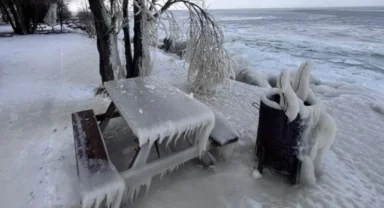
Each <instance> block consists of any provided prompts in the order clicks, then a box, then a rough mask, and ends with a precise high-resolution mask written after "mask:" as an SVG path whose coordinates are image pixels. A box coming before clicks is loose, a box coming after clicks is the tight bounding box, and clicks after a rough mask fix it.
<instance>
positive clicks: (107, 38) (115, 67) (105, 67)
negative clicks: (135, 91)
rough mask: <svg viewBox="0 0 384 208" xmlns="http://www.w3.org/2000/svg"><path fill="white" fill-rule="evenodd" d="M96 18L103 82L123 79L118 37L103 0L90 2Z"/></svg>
mask: <svg viewBox="0 0 384 208" xmlns="http://www.w3.org/2000/svg"><path fill="white" fill-rule="evenodd" d="M89 5H90V8H91V11H92V14H93V17H94V21H95V28H96V35H97V49H98V51H99V65H100V66H99V67H100V76H101V80H102V82H103V83H104V82H106V81H110V80H114V79H118V78H123V77H124V73H123V70H122V67H121V63H120V58H119V53H118V49H117V35H116V34H115V32H114V29H113V28H112V27H111V19H110V18H109V15H108V14H107V10H106V8H105V5H104V2H103V0H89Z"/></svg>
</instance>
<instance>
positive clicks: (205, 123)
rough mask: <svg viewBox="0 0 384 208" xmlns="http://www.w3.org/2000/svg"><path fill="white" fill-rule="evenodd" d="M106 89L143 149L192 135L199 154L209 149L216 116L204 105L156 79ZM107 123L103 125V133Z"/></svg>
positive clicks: (128, 81) (120, 82) (107, 85)
mask: <svg viewBox="0 0 384 208" xmlns="http://www.w3.org/2000/svg"><path fill="white" fill-rule="evenodd" d="M104 86H105V89H106V90H107V92H108V95H109V96H110V98H111V100H112V104H111V105H112V106H110V108H114V107H116V108H117V110H118V111H119V114H120V115H121V117H122V118H123V119H124V121H125V122H126V123H127V124H128V127H129V128H130V129H131V130H132V132H133V133H134V135H135V136H136V137H137V138H138V140H139V145H140V147H143V145H149V146H151V145H152V144H153V143H154V142H155V141H158V142H159V143H162V142H163V140H164V139H167V142H170V141H171V140H172V139H179V138H180V136H181V135H182V134H183V133H188V134H189V133H190V134H191V136H194V143H195V144H197V143H199V150H200V152H202V151H204V150H206V145H207V141H208V137H209V134H210V133H211V131H212V129H213V127H214V124H215V116H214V114H213V112H212V111H211V110H210V109H209V108H208V107H207V106H206V105H204V104H203V103H200V102H199V101H197V100H196V99H194V98H193V97H191V96H189V95H187V94H185V93H184V92H182V91H181V90H179V89H178V88H176V87H173V86H172V85H169V84H167V83H164V82H161V81H158V80H157V79H156V78H155V77H138V78H133V79H123V80H118V81H111V82H107V83H105V84H104ZM112 111H113V110H112V109H110V110H109V112H112ZM107 113H108V111H107ZM107 122H108V121H107V119H106V120H104V122H103V124H100V126H101V128H102V130H103V128H105V125H106V123H107Z"/></svg>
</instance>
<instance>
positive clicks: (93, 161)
mask: <svg viewBox="0 0 384 208" xmlns="http://www.w3.org/2000/svg"><path fill="white" fill-rule="evenodd" d="M72 125H73V137H74V145H75V152H76V163H77V174H78V177H79V180H80V193H81V195H82V197H81V198H82V202H81V203H82V204H83V205H84V204H93V201H91V200H92V199H94V198H97V194H98V190H99V189H104V188H105V187H110V184H111V183H115V186H114V187H115V188H116V190H114V191H115V195H116V198H115V199H116V201H115V202H112V203H114V204H116V203H117V204H120V203H121V199H122V198H121V197H122V194H123V193H124V190H125V183H124V180H123V179H122V178H121V176H120V175H119V173H118V172H117V170H116V168H115V167H114V166H113V164H112V163H111V162H110V160H109V157H108V153H107V149H106V146H105V144H104V140H103V136H102V134H101V131H100V129H99V125H98V123H97V121H96V117H95V114H94V112H93V110H85V111H81V112H77V113H73V114H72ZM101 178H102V179H101ZM104 203H108V202H104ZM105 205H107V204H105ZM83 207H84V206H83ZM106 207H107V206H106Z"/></svg>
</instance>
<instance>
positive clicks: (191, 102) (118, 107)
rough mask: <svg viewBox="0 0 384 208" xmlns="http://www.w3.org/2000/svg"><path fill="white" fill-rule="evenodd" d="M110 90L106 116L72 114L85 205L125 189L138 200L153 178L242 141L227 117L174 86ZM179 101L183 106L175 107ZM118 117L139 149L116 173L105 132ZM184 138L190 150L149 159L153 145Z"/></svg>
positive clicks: (144, 83)
mask: <svg viewBox="0 0 384 208" xmlns="http://www.w3.org/2000/svg"><path fill="white" fill-rule="evenodd" d="M105 86H106V89H107V91H108V90H109V91H108V93H109V95H110V97H111V99H112V103H111V104H110V106H109V107H108V109H107V111H106V113H105V114H101V115H97V116H96V115H95V114H94V112H93V111H92V110H86V111H81V112H77V113H73V114H72V122H73V131H74V140H75V151H76V158H77V165H78V167H77V168H78V175H79V178H80V184H81V193H82V203H83V206H84V204H86V205H85V207H87V206H88V205H90V204H91V205H92V204H93V203H94V201H96V207H98V205H99V204H100V203H102V201H103V198H102V197H103V196H104V197H106V198H108V197H118V198H119V197H120V193H121V190H122V189H125V186H127V187H129V190H128V193H129V195H130V197H131V198H134V197H135V195H136V194H137V192H138V191H137V189H138V188H140V186H141V185H142V184H146V185H149V184H150V182H151V178H152V177H153V176H155V175H157V174H160V173H163V172H164V171H166V170H169V169H171V170H172V169H174V168H175V167H177V166H179V165H180V164H182V163H184V162H187V161H189V160H191V159H193V158H197V157H199V156H200V157H201V158H202V159H203V157H204V156H205V155H209V152H208V150H210V149H212V148H213V147H215V146H218V147H224V146H227V145H230V144H233V143H235V142H236V141H237V140H238V136H237V134H236V131H235V130H234V129H232V128H231V126H230V125H229V123H228V121H227V120H226V119H225V118H224V117H223V116H220V115H218V114H217V113H212V111H211V110H210V109H209V108H208V107H207V106H205V105H204V104H202V103H200V102H198V101H197V100H195V99H193V98H190V97H188V96H187V95H186V94H185V93H183V92H181V91H180V90H178V89H177V88H174V87H173V86H170V85H166V84H164V83H161V82H159V81H158V80H155V79H152V78H134V79H131V80H125V81H115V82H112V83H107V84H105ZM145 91H148V92H145ZM154 100H155V101H156V102H153V101H154ZM180 100H181V103H177V105H175V102H176V101H180ZM119 116H121V117H122V118H123V119H124V120H125V122H126V123H127V125H128V127H129V128H131V130H132V132H133V133H134V137H135V138H136V141H137V145H138V147H137V152H136V154H135V156H134V158H131V159H132V162H131V164H130V166H129V168H128V169H124V170H122V171H120V172H117V170H116V168H115V166H114V165H113V164H112V162H111V161H110V159H109V156H108V150H107V148H106V146H105V143H104V140H103V135H102V131H103V130H104V129H105V127H106V126H107V124H108V123H109V120H110V119H111V118H114V117H119ZM154 118H155V119H154ZM214 123H215V125H213V124H214ZM175 129H176V130H175ZM190 133H192V134H190ZM206 133H208V134H206ZM183 135H184V136H185V135H187V137H189V139H191V141H192V142H191V145H190V146H189V147H188V148H187V149H184V150H181V151H177V152H174V153H173V154H171V155H167V156H164V157H161V158H160V159H158V160H155V161H150V162H148V161H147V160H148V156H149V154H150V151H151V148H152V144H155V146H156V144H157V142H160V143H161V142H162V141H164V142H170V141H172V140H174V141H175V142H176V141H177V139H178V138H177V137H181V136H183ZM139 137H141V138H139ZM201 138H202V139H201ZM204 138H206V139H207V140H205V139H204ZM127 139H130V138H127ZM132 139H134V138H132ZM112 142H113V141H112ZM157 148H158V147H157ZM100 173H102V174H100ZM103 177H104V178H103ZM92 200H93V201H92ZM108 202H109V203H110V201H108V200H106V201H104V203H108Z"/></svg>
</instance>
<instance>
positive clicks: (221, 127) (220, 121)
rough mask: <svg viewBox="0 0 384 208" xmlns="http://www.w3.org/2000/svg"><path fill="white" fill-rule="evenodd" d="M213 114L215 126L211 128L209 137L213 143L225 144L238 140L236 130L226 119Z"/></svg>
mask: <svg viewBox="0 0 384 208" xmlns="http://www.w3.org/2000/svg"><path fill="white" fill-rule="evenodd" d="M214 114H215V127H214V128H213V130H212V132H211V134H210V138H211V140H213V141H214V144H215V145H218V146H225V145H228V144H231V143H234V142H237V141H238V140H239V136H238V132H237V131H236V130H235V129H234V128H233V127H232V126H231V125H230V124H229V122H228V121H227V119H226V118H225V117H224V116H223V115H221V114H219V113H217V112H214Z"/></svg>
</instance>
